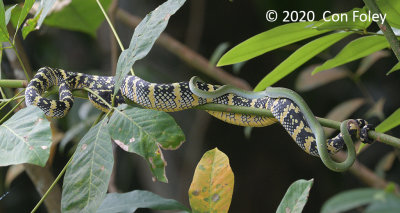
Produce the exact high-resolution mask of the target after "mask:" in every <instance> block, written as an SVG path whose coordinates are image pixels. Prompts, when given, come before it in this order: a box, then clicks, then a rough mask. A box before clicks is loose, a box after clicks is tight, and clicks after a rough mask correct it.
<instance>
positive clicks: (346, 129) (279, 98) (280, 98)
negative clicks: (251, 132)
mask: <svg viewBox="0 0 400 213" xmlns="http://www.w3.org/2000/svg"><path fill="white" fill-rule="evenodd" d="M52 86H58V87H59V100H51V99H47V98H45V97H42V94H43V93H44V92H45V91H46V90H48V89H49V88H50V87H52ZM84 88H89V89H90V90H91V91H92V92H94V93H96V94H97V95H95V94H92V93H88V99H89V100H90V101H91V102H92V103H93V105H94V106H95V107H96V108H98V109H100V110H102V111H105V112H107V111H109V110H110V109H109V107H108V106H109V105H110V104H105V103H104V101H106V102H108V103H111V100H112V94H113V91H114V77H112V76H96V75H87V74H83V73H75V72H67V71H64V70H62V69H54V68H49V67H44V68H41V69H39V71H38V72H37V74H36V75H35V76H34V78H33V79H32V80H31V81H30V82H29V84H28V86H27V88H26V91H25V97H26V104H27V105H35V106H38V107H39V108H40V109H42V110H43V111H44V112H45V114H46V115H47V116H49V117H54V118H61V117H64V116H65V115H66V114H67V113H68V111H69V110H70V109H71V107H72V105H73V96H72V90H74V89H84ZM98 97H101V99H103V100H101V99H100V98H98ZM125 98H126V99H129V100H131V101H133V102H135V103H137V104H139V105H141V106H142V107H144V108H149V109H154V110H161V111H166V112H172V111H181V110H185V109H191V108H194V107H196V106H200V105H204V104H209V103H214V104H224V105H229V106H242V107H249V108H260V109H265V110H269V111H271V112H272V114H273V116H274V118H269V117H264V116H259V115H247V114H238V113H233V112H219V111H207V112H208V113H209V114H211V115H212V116H214V117H216V118H218V119H221V120H223V121H225V122H227V123H231V124H234V125H240V126H251V127H262V126H268V125H270V124H272V123H275V122H277V121H278V122H279V123H280V124H282V126H283V127H284V128H285V129H286V131H287V132H288V133H289V134H290V135H291V137H292V138H293V140H294V141H295V142H296V143H297V144H298V145H299V146H300V147H301V148H302V149H303V150H304V151H305V152H306V153H308V154H310V155H313V156H319V157H321V159H322V161H323V162H324V163H325V165H327V167H329V168H330V169H332V170H335V171H343V170H345V169H347V168H348V167H349V166H350V165H351V164H352V163H353V162H354V159H355V152H354V147H353V140H356V139H358V138H359V139H361V141H363V142H370V141H369V140H368V137H367V132H368V130H369V129H370V128H371V126H370V125H368V124H367V122H366V121H365V120H362V119H357V120H348V121H346V122H343V123H342V126H341V133H339V134H338V135H337V136H335V137H333V138H331V139H328V140H326V139H325V135H324V132H323V130H322V127H321V125H320V124H319V123H318V121H317V120H316V119H315V117H314V115H313V113H312V112H311V110H310V109H309V107H308V106H307V104H306V103H305V102H304V100H303V99H302V98H301V97H300V96H299V95H298V94H297V93H295V92H293V91H292V90H289V89H285V88H272V87H269V88H267V89H266V90H265V91H262V92H250V91H244V90H240V89H237V88H235V87H233V86H229V85H225V86H219V85H212V84H207V83H204V82H203V81H201V80H200V79H199V78H197V77H193V78H192V79H191V80H190V81H189V82H179V83H171V84H156V83H150V82H147V81H145V80H143V79H141V78H139V77H137V76H127V77H125V79H124V81H123V83H122V86H121V89H120V91H119V92H118V93H117V94H116V96H115V98H114V103H115V104H116V105H119V104H124V103H125ZM345 144H346V146H347V149H348V155H349V157H348V158H347V159H346V161H344V162H342V163H337V162H334V161H332V160H331V159H330V157H329V155H330V154H334V153H336V152H338V151H339V150H342V149H343V148H344V145H345Z"/></svg>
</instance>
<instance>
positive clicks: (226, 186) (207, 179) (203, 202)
mask: <svg viewBox="0 0 400 213" xmlns="http://www.w3.org/2000/svg"><path fill="white" fill-rule="evenodd" d="M233 186H234V176H233V172H232V169H231V167H230V165H229V159H228V157H227V156H226V155H225V154H224V153H223V152H221V151H219V150H218V149H217V148H215V149H212V150H210V151H207V152H206V153H205V154H204V155H203V157H202V158H201V160H200V162H199V163H198V164H197V167H196V171H195V172H194V176H193V181H192V184H191V185H190V188H189V201H190V206H191V207H192V210H193V212H228V210H229V206H230V204H231V200H232V193H233Z"/></svg>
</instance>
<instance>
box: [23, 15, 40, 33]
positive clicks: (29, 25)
mask: <svg viewBox="0 0 400 213" xmlns="http://www.w3.org/2000/svg"><path fill="white" fill-rule="evenodd" d="M39 18H40V15H38V16H35V17H34V18H30V19H27V20H26V22H25V25H24V27H23V28H22V38H24V39H25V38H26V37H27V36H28V34H29V33H31V32H32V31H34V30H37V29H39V28H36V25H37V23H38V20H39Z"/></svg>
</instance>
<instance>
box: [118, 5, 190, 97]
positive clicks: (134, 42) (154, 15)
mask: <svg viewBox="0 0 400 213" xmlns="http://www.w3.org/2000/svg"><path fill="white" fill-rule="evenodd" d="M183 3H185V0H168V1H166V2H165V3H163V4H162V5H160V6H159V7H157V8H156V9H155V10H153V11H152V12H151V13H149V14H147V15H146V17H144V19H143V20H142V21H141V22H140V24H139V25H138V26H137V27H136V28H135V32H134V33H133V36H132V39H131V43H130V44H129V48H128V49H126V50H124V51H122V53H121V55H120V56H119V58H118V63H117V71H116V75H115V89H114V95H115V94H117V92H118V91H119V89H120V87H121V84H122V81H123V80H124V78H125V76H126V75H127V74H128V72H129V70H130V69H131V68H132V66H133V64H134V63H135V62H136V61H137V60H139V59H142V58H143V57H145V56H146V55H147V54H148V53H149V51H150V49H151V48H152V47H153V45H154V42H155V41H156V40H157V38H158V37H159V36H160V34H161V33H162V31H164V29H165V27H166V26H167V24H168V20H169V18H170V17H171V16H172V15H173V14H175V12H176V11H177V10H178V9H179V8H180V7H181V6H182V5H183Z"/></svg>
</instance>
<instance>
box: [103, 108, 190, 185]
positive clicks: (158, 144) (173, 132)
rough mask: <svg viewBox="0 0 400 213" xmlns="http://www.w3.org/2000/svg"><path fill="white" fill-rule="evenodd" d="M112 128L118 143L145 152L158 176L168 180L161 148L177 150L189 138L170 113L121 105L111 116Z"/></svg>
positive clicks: (129, 149)
mask: <svg viewBox="0 0 400 213" xmlns="http://www.w3.org/2000/svg"><path fill="white" fill-rule="evenodd" d="M109 129H110V134H111V137H112V139H113V140H114V141H115V143H116V144H117V145H118V146H120V147H121V148H122V149H123V150H125V151H128V152H134V153H136V154H138V155H140V156H142V157H143V158H144V159H145V160H146V161H147V162H148V164H149V166H150V169H151V172H152V173H153V175H154V176H155V177H156V178H157V180H159V181H162V182H168V180H167V176H166V175H165V166H166V162H165V160H164V157H163V154H162V151H161V148H162V149H168V150H175V149H177V148H179V146H181V145H182V143H183V142H184V140H185V136H184V134H183V132H182V130H181V129H180V128H179V126H178V125H177V124H176V123H175V120H174V119H173V118H172V117H171V116H170V115H169V114H168V113H165V112H160V111H155V110H150V109H140V108H137V107H131V106H128V105H121V106H119V107H118V108H117V110H115V111H114V113H113V115H112V116H111V118H110V122H109Z"/></svg>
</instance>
